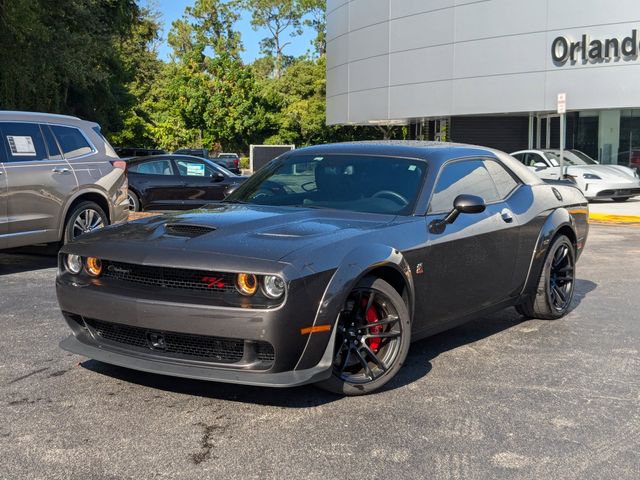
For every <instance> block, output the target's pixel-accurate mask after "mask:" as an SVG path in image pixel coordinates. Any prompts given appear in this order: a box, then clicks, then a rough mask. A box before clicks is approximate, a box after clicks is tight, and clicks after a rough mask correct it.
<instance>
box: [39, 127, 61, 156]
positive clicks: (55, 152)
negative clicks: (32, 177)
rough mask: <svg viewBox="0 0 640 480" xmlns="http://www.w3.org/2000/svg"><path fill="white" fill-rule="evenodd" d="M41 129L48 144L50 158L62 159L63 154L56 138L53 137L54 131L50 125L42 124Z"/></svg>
mask: <svg viewBox="0 0 640 480" xmlns="http://www.w3.org/2000/svg"><path fill="white" fill-rule="evenodd" d="M40 129H41V130H42V133H43V135H44V141H45V143H46V144H47V150H48V151H49V159H50V160H62V154H61V153H60V149H59V148H58V144H57V143H56V139H55V138H54V137H53V133H51V130H50V129H49V126H48V125H40Z"/></svg>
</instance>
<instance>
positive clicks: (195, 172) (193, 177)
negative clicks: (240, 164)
mask: <svg viewBox="0 0 640 480" xmlns="http://www.w3.org/2000/svg"><path fill="white" fill-rule="evenodd" d="M174 163H175V165H176V168H177V170H178V173H179V174H180V176H181V178H182V180H183V188H184V205H185V207H186V208H196V207H201V206H202V205H205V204H207V203H209V202H214V201H217V200H222V199H223V198H224V193H225V190H226V188H227V187H228V186H229V179H228V177H227V176H226V175H225V174H224V173H223V172H222V170H220V169H218V167H217V166H216V165H214V164H213V163H209V162H206V161H204V160H202V159H199V158H195V157H194V158H174Z"/></svg>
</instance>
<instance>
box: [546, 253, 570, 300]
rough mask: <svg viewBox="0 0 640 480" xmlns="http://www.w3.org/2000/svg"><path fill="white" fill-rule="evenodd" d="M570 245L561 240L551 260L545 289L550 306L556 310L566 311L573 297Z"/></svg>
mask: <svg viewBox="0 0 640 480" xmlns="http://www.w3.org/2000/svg"><path fill="white" fill-rule="evenodd" d="M572 247H573V246H572V245H571V244H570V243H568V242H561V243H560V244H559V245H558V247H557V249H556V250H555V252H554V254H553V261H552V262H551V268H550V272H549V280H548V282H547V289H548V295H549V298H550V300H551V306H552V307H553V308H554V309H555V310H556V311H557V312H564V311H566V310H567V308H568V307H569V305H570V304H571V300H572V299H573V286H574V278H573V274H574V271H575V265H574V258H573V254H572V253H571V249H572Z"/></svg>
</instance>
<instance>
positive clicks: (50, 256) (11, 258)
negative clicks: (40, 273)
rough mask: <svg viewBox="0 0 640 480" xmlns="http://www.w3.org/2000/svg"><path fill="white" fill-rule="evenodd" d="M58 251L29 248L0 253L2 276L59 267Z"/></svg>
mask: <svg viewBox="0 0 640 480" xmlns="http://www.w3.org/2000/svg"><path fill="white" fill-rule="evenodd" d="M56 253H57V249H52V248H51V247H29V248H24V249H16V250H5V251H3V252H0V276H2V275H11V274H14V273H25V272H32V271H34V270H42V269H45V268H55V267H56V266H57V265H58V258H57V256H56Z"/></svg>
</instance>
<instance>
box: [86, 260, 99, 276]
mask: <svg viewBox="0 0 640 480" xmlns="http://www.w3.org/2000/svg"><path fill="white" fill-rule="evenodd" d="M85 268H86V270H87V273H88V274H89V275H91V276H92V277H98V276H99V275H100V274H101V273H102V261H101V260H100V259H99V258H95V257H88V258H87V260H86V263H85Z"/></svg>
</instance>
